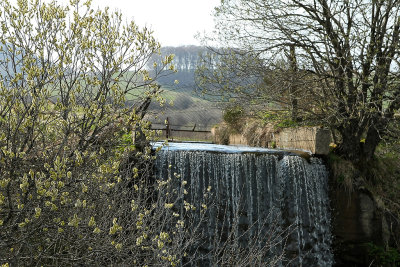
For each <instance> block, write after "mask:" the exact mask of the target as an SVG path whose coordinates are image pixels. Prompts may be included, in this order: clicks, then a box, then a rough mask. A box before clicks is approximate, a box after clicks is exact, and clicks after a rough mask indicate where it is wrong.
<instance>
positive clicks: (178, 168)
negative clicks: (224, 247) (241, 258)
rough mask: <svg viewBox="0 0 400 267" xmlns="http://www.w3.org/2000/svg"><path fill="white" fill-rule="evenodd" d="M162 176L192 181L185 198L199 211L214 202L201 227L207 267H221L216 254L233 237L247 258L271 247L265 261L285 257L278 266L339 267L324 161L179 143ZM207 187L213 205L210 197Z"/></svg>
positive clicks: (165, 154)
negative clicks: (334, 252)
mask: <svg viewBox="0 0 400 267" xmlns="http://www.w3.org/2000/svg"><path fill="white" fill-rule="evenodd" d="M159 145H160V144H155V146H159ZM156 170H157V175H158V178H160V179H165V178H167V177H173V174H174V173H177V174H179V175H180V176H181V178H180V179H182V180H186V181H187V182H188V185H187V186H188V188H190V190H189V191H190V192H189V194H188V195H185V196H183V197H184V198H185V200H187V201H188V202H191V203H195V204H196V205H197V206H198V207H199V209H201V205H200V204H201V203H206V202H207V203H212V204H209V205H210V207H209V209H208V212H207V216H206V217H204V219H205V223H203V226H202V228H201V229H202V230H201V231H202V232H203V238H204V240H205V241H204V244H202V251H205V252H204V253H205V254H207V257H208V261H207V265H216V262H217V260H218V259H217V258H218V257H220V255H217V256H215V253H214V252H213V251H214V250H215V249H216V248H217V247H219V246H220V245H221V244H223V243H224V242H226V240H228V239H229V238H227V237H226V235H229V234H227V233H231V234H232V236H234V237H235V238H232V240H230V241H229V242H231V243H233V245H232V246H238V247H242V248H248V249H249V251H252V250H253V251H257V248H265V246H266V245H267V246H270V247H268V249H264V250H265V252H262V250H263V249H261V250H260V249H259V250H260V251H261V252H260V253H261V254H259V255H262V257H264V258H266V259H265V262H271V261H272V260H270V261H269V260H268V258H271V259H274V257H279V256H282V255H283V256H284V258H285V259H283V260H279V261H278V262H279V264H278V265H287V264H289V265H291V266H331V265H332V264H333V256H332V253H331V251H330V245H331V233H330V213H329V199H328V188H327V187H328V181H327V180H328V176H327V171H326V169H325V166H324V165H323V164H322V161H321V160H320V159H318V158H310V160H309V162H308V161H307V160H306V159H304V158H302V157H299V156H297V155H294V154H292V153H290V152H285V151H280V150H271V149H264V148H250V147H232V146H221V145H211V144H194V143H173V144H170V145H169V146H166V147H164V148H163V149H162V150H161V151H160V152H159V153H158V154H157V160H156ZM172 179H173V178H172ZM207 188H211V190H210V194H211V197H210V199H205V198H204V192H206V191H207ZM213 253H214V254H213ZM213 255H214V256H213ZM203 263H204V262H203Z"/></svg>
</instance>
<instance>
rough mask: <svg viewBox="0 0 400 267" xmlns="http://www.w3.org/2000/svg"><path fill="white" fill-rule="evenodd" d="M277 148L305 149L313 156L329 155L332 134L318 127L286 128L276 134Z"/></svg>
mask: <svg viewBox="0 0 400 267" xmlns="http://www.w3.org/2000/svg"><path fill="white" fill-rule="evenodd" d="M274 141H275V142H276V147H279V148H288V149H304V150H307V151H311V153H313V154H319V155H326V154H328V153H329V144H330V142H331V133H330V131H329V130H327V129H322V128H318V127H299V128H286V129H283V130H282V131H281V132H279V133H275V134H274Z"/></svg>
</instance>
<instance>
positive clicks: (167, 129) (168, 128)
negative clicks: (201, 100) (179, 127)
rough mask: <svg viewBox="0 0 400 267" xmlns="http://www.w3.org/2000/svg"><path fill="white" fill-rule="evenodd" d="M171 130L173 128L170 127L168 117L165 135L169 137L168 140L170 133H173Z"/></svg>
mask: <svg viewBox="0 0 400 267" xmlns="http://www.w3.org/2000/svg"><path fill="white" fill-rule="evenodd" d="M170 131H171V129H170V125H169V119H168V117H167V119H166V120H165V137H166V138H167V140H168V138H169V137H170V133H171V132H170Z"/></svg>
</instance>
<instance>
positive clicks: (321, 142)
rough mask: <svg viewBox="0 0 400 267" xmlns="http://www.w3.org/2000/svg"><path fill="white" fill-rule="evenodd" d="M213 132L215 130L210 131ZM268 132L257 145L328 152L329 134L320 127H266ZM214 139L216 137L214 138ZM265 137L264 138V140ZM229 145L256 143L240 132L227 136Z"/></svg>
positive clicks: (320, 152) (313, 152) (321, 152)
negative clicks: (273, 128)
mask: <svg viewBox="0 0 400 267" xmlns="http://www.w3.org/2000/svg"><path fill="white" fill-rule="evenodd" d="M212 132H213V133H214V134H215V131H212ZM265 132H268V133H269V134H267V135H264V136H262V137H261V139H262V140H258V141H257V142H258V146H264V147H269V148H283V149H303V150H307V151H310V152H311V153H312V154H318V155H326V154H328V152H329V144H330V143H331V134H330V131H329V130H327V129H323V128H320V127H297V128H285V129H280V130H272V129H267V130H266V131H265ZM214 139H215V140H216V138H214ZM264 139H265V140H264ZM229 144H231V145H249V146H251V145H256V146H257V144H253V143H252V142H249V141H248V140H247V139H246V138H245V136H243V135H241V134H232V135H230V137H229Z"/></svg>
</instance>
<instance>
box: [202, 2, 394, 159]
mask: <svg viewBox="0 0 400 267" xmlns="http://www.w3.org/2000/svg"><path fill="white" fill-rule="evenodd" d="M399 12H400V2H399V1H396V0H391V1H382V0H374V1H364V0H356V1H344V0H337V1H336V0H335V1H333V0H332V1H327V0H316V1H296V0H293V1H274V0H271V1H261V0H250V1H241V0H225V1H221V4H220V6H219V7H217V8H216V11H215V17H216V21H217V25H216V32H215V33H216V35H215V36H216V37H215V38H214V39H212V41H218V42H220V44H221V45H220V46H221V47H228V48H229V49H228V50H227V51H228V52H227V53H223V56H222V57H221V56H219V60H218V61H212V60H207V58H206V61H205V64H203V65H202V66H201V68H200V71H201V74H202V77H203V78H204V79H203V81H205V85H206V86H208V85H211V84H219V85H220V87H212V88H213V90H215V89H216V88H221V89H223V90H220V91H219V92H221V93H223V94H224V95H226V92H228V94H232V95H233V97H242V96H247V97H248V99H249V101H248V102H246V103H248V104H249V105H252V104H256V105H258V107H261V106H260V105H261V104H262V103H266V102H267V103H278V105H279V107H283V108H284V109H289V110H294V111H295V116H294V117H295V118H296V117H301V118H302V119H303V120H307V121H309V123H312V124H319V125H323V126H326V127H330V128H331V129H333V131H334V132H335V134H337V136H338V139H337V142H338V148H337V151H338V153H340V154H341V155H343V156H344V157H345V158H347V159H350V160H352V161H353V162H355V163H360V164H363V163H365V162H368V161H370V160H371V159H372V158H373V156H374V152H375V150H376V147H377V146H378V144H379V143H380V142H381V141H382V140H383V138H385V136H387V135H390V134H391V132H390V131H391V129H392V127H390V125H391V124H392V123H393V121H394V120H395V114H396V112H398V110H399V108H400V87H399V84H398V78H399V71H398V69H399V58H400V55H399V49H398V48H399V44H400V43H399V37H400V36H399V33H400V31H399V28H400V20H399V19H398V17H399ZM238 55H239V56H240V57H239V59H240V60H237V59H238ZM221 60H222V61H221ZM252 62H254V63H252ZM210 63H213V64H214V65H212V64H210ZM215 63H217V65H215ZM209 66H211V67H209ZM249 66H250V67H249ZM240 71H241V72H240ZM236 72H239V75H235V76H236V77H239V78H240V77H251V76H254V77H255V78H256V79H255V80H256V81H257V82H256V83H250V85H254V86H249V85H246V84H242V81H243V80H241V79H240V82H241V83H238V84H233V85H231V86H228V85H227V84H225V83H224V82H225V81H227V80H229V79H226V77H227V76H226V74H234V73H236ZM234 81H238V78H236V79H235V80H234ZM206 89H207V87H206ZM217 92H218V90H217ZM252 95H254V96H255V98H254V101H253V99H252V97H251V96H252ZM258 99H259V100H260V101H258V102H257V101H256V100H258ZM289 115H290V116H293V113H291V114H290V113H289Z"/></svg>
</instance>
